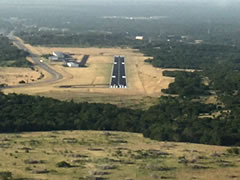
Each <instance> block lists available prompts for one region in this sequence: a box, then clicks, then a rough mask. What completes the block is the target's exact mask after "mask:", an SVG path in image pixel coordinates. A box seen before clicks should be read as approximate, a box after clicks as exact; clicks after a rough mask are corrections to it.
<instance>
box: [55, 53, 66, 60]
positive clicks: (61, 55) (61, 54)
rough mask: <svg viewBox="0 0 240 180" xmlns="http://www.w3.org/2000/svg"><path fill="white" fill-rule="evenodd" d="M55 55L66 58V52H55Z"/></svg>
mask: <svg viewBox="0 0 240 180" xmlns="http://www.w3.org/2000/svg"><path fill="white" fill-rule="evenodd" d="M53 56H56V57H58V59H64V58H65V54H64V53H62V52H53Z"/></svg>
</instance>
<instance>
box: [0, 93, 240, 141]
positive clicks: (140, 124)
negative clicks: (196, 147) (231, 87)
mask: <svg viewBox="0 0 240 180" xmlns="http://www.w3.org/2000/svg"><path fill="white" fill-rule="evenodd" d="M215 110H216V107H215V105H212V104H208V105H207V104H202V103H199V102H191V101H189V100H187V99H184V98H173V97H161V98H160V99H159V104H158V105H155V106H153V107H151V108H150V109H149V110H146V111H143V110H131V109H125V108H118V107H117V106H115V105H110V104H89V103H81V104H77V103H74V102H61V101H58V100H54V99H50V98H43V97H38V96H35V97H33V96H27V95H16V94H9V95H4V94H2V93H1V94H0V120H1V123H0V132H1V133H3V132H22V131H49V130H88V129H91V130H115V131H128V132H140V133H143V134H144V136H145V137H150V138H152V139H156V140H164V141H165V140H166V141H185V142H194V143H204V144H217V145H237V144H238V143H239V142H240V132H239V125H240V123H239V122H238V119H234V118H233V119H231V121H229V120H230V119H229V118H225V117H224V118H222V119H212V118H203V117H200V115H201V114H202V113H207V112H208V113H209V112H214V111H215ZM222 132H224V133H222Z"/></svg>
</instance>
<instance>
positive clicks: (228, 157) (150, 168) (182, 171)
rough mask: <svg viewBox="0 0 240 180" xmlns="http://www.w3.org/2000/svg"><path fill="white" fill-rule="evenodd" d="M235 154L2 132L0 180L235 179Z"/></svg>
mask: <svg viewBox="0 0 240 180" xmlns="http://www.w3.org/2000/svg"><path fill="white" fill-rule="evenodd" d="M239 151H240V149H238V148H230V147H223V146H209V145H200V144H190V143H175V142H159V141H153V140H150V139H147V138H144V137H143V136H142V135H141V134H136V133H123V132H110V131H52V132H34V133H19V134H1V135H0V159H1V162H0V179H1V178H2V179H34V180H36V179H38V180H39V179H48V180H56V179H61V180H63V179H66V180H70V179H111V180H115V179H116V180H120V179H121V180H126V179H128V180H130V179H133V180H152V179H184V180H187V179H204V180H205V179H208V180H211V179H212V180H213V179H214V180H215V179H218V180H221V179H223V180H225V179H239V178H240V173H239V172H240V155H238V154H239Z"/></svg>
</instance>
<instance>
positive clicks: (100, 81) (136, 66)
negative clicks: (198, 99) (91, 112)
mask: <svg viewBox="0 0 240 180" xmlns="http://www.w3.org/2000/svg"><path fill="white" fill-rule="evenodd" d="M26 47H27V48H28V49H30V50H31V51H32V52H33V53H35V54H38V55H43V54H51V53H52V52H53V51H61V52H68V53H72V54H74V57H75V58H77V59H78V61H80V60H81V59H82V57H83V55H85V54H88V55H90V58H89V60H88V62H87V67H86V68H66V67H63V66H62V63H53V62H49V61H45V63H47V64H48V65H50V66H51V67H52V68H53V69H55V70H56V71H58V72H59V73H61V74H62V75H63V77H64V78H63V79H61V80H60V81H58V82H55V83H52V84H41V85H38V86H32V87H27V88H24V87H23V88H15V89H7V90H5V91H4V92H5V93H11V92H15V93H24V94H30V95H41V96H47V97H53V98H57V99H60V100H71V99H74V101H76V102H83V101H89V102H101V103H113V104H118V105H121V106H128V107H129V106H134V107H138V106H139V107H141V106H144V107H149V106H150V105H152V104H154V103H155V102H156V97H159V96H161V95H162V93H161V89H163V88H167V87H168V85H169V84H170V83H171V82H173V81H174V79H173V78H170V77H164V76H163V75H162V72H163V69H159V68H154V67H152V65H150V64H147V63H145V62H144V60H145V59H146V57H144V56H143V54H141V53H139V52H138V50H135V49H121V48H46V47H33V46H31V45H26ZM114 55H124V56H125V57H126V74H127V85H128V88H127V89H110V88H108V85H109V83H110V77H111V71H112V65H113V57H114ZM45 77H46V78H49V77H48V75H47V74H46V76H45ZM62 86H64V87H66V86H67V87H69V86H72V88H62ZM144 104H146V105H144Z"/></svg>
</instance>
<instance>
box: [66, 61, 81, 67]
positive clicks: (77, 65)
mask: <svg viewBox="0 0 240 180" xmlns="http://www.w3.org/2000/svg"><path fill="white" fill-rule="evenodd" d="M67 66H68V67H79V64H78V63H76V62H67Z"/></svg>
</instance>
